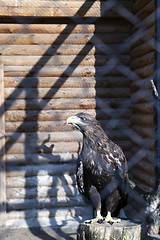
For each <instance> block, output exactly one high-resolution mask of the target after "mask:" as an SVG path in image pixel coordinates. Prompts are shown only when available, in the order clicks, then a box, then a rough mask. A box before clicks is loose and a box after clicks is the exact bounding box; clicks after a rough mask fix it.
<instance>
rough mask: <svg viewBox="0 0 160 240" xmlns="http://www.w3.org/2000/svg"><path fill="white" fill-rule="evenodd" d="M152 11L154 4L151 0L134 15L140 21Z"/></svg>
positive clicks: (154, 8) (154, 9) (154, 7)
mask: <svg viewBox="0 0 160 240" xmlns="http://www.w3.org/2000/svg"><path fill="white" fill-rule="evenodd" d="M154 11H156V4H155V2H154V1H153V0H151V1H149V2H148V4H146V5H145V6H144V7H143V8H142V9H141V10H140V11H139V12H138V13H137V14H136V15H137V17H138V19H139V20H141V21H142V20H143V19H144V18H146V17H148V16H149V15H150V14H151V13H153V12H154Z"/></svg>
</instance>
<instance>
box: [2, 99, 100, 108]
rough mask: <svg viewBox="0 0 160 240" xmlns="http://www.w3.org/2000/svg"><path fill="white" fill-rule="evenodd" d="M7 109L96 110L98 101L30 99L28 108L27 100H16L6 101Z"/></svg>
mask: <svg viewBox="0 0 160 240" xmlns="http://www.w3.org/2000/svg"><path fill="white" fill-rule="evenodd" d="M5 106H6V109H11V110H36V109H37V110H42V109H45V110H51V109H52V110H54V111H56V110H58V109H59V110H63V111H64V110H69V111H70V110H71V109H79V110H80V111H82V109H86V111H87V109H94V108H95V107H96V100H95V99H93V98H90V99H85V98H84V99H83V98H77V99H76V98H75V99H73V98H70V99H65V98H62V99H51V100H50V101H48V100H47V99H43V100H41V101H37V100H35V99H28V100H27V106H26V100H23V99H14V100H6V101H5Z"/></svg>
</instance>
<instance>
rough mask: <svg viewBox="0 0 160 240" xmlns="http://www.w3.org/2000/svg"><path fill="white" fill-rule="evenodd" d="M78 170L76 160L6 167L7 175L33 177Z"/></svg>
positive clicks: (70, 173) (71, 173)
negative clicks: (64, 162) (68, 162)
mask: <svg viewBox="0 0 160 240" xmlns="http://www.w3.org/2000/svg"><path fill="white" fill-rule="evenodd" d="M75 171H76V161H75V163H70V164H52V165H47V164H45V165H43V166H42V165H39V166H37V165H35V166H28V165H26V166H19V168H18V170H17V167H16V166H8V165H7V168H6V176H7V177H17V176H19V177H20V176H21V177H32V176H37V175H38V176H46V175H51V176H57V175H60V176H62V175H64V174H65V175H67V174H68V175H74V174H75Z"/></svg>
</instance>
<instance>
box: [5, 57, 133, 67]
mask: <svg viewBox="0 0 160 240" xmlns="http://www.w3.org/2000/svg"><path fill="white" fill-rule="evenodd" d="M113 57H114V58H117V60H118V62H119V63H121V64H125V65H128V64H129V61H130V57H129V56H116V55H115V56H105V55H103V56H102V55H89V56H88V55H77V56H75V55H69V56H53V57H48V56H43V57H42V56H40V57H37V56H12V57H11V56H2V57H1V59H2V61H3V63H4V64H5V65H7V66H34V65H36V64H37V63H38V62H39V65H41V66H43V65H45V66H53V65H54V66H63V65H70V66H76V65H79V66H95V65H96V66H102V65H105V64H107V62H109V61H110V60H111V59H112V58H113Z"/></svg>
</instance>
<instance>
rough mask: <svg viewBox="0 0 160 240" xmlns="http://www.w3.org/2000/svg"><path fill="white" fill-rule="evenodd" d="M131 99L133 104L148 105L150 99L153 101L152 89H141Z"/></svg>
mask: <svg viewBox="0 0 160 240" xmlns="http://www.w3.org/2000/svg"><path fill="white" fill-rule="evenodd" d="M131 99H132V102H133V103H147V102H148V99H152V100H153V95H152V90H151V89H144V90H143V89H140V90H139V91H137V92H135V93H132V95H131Z"/></svg>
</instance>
